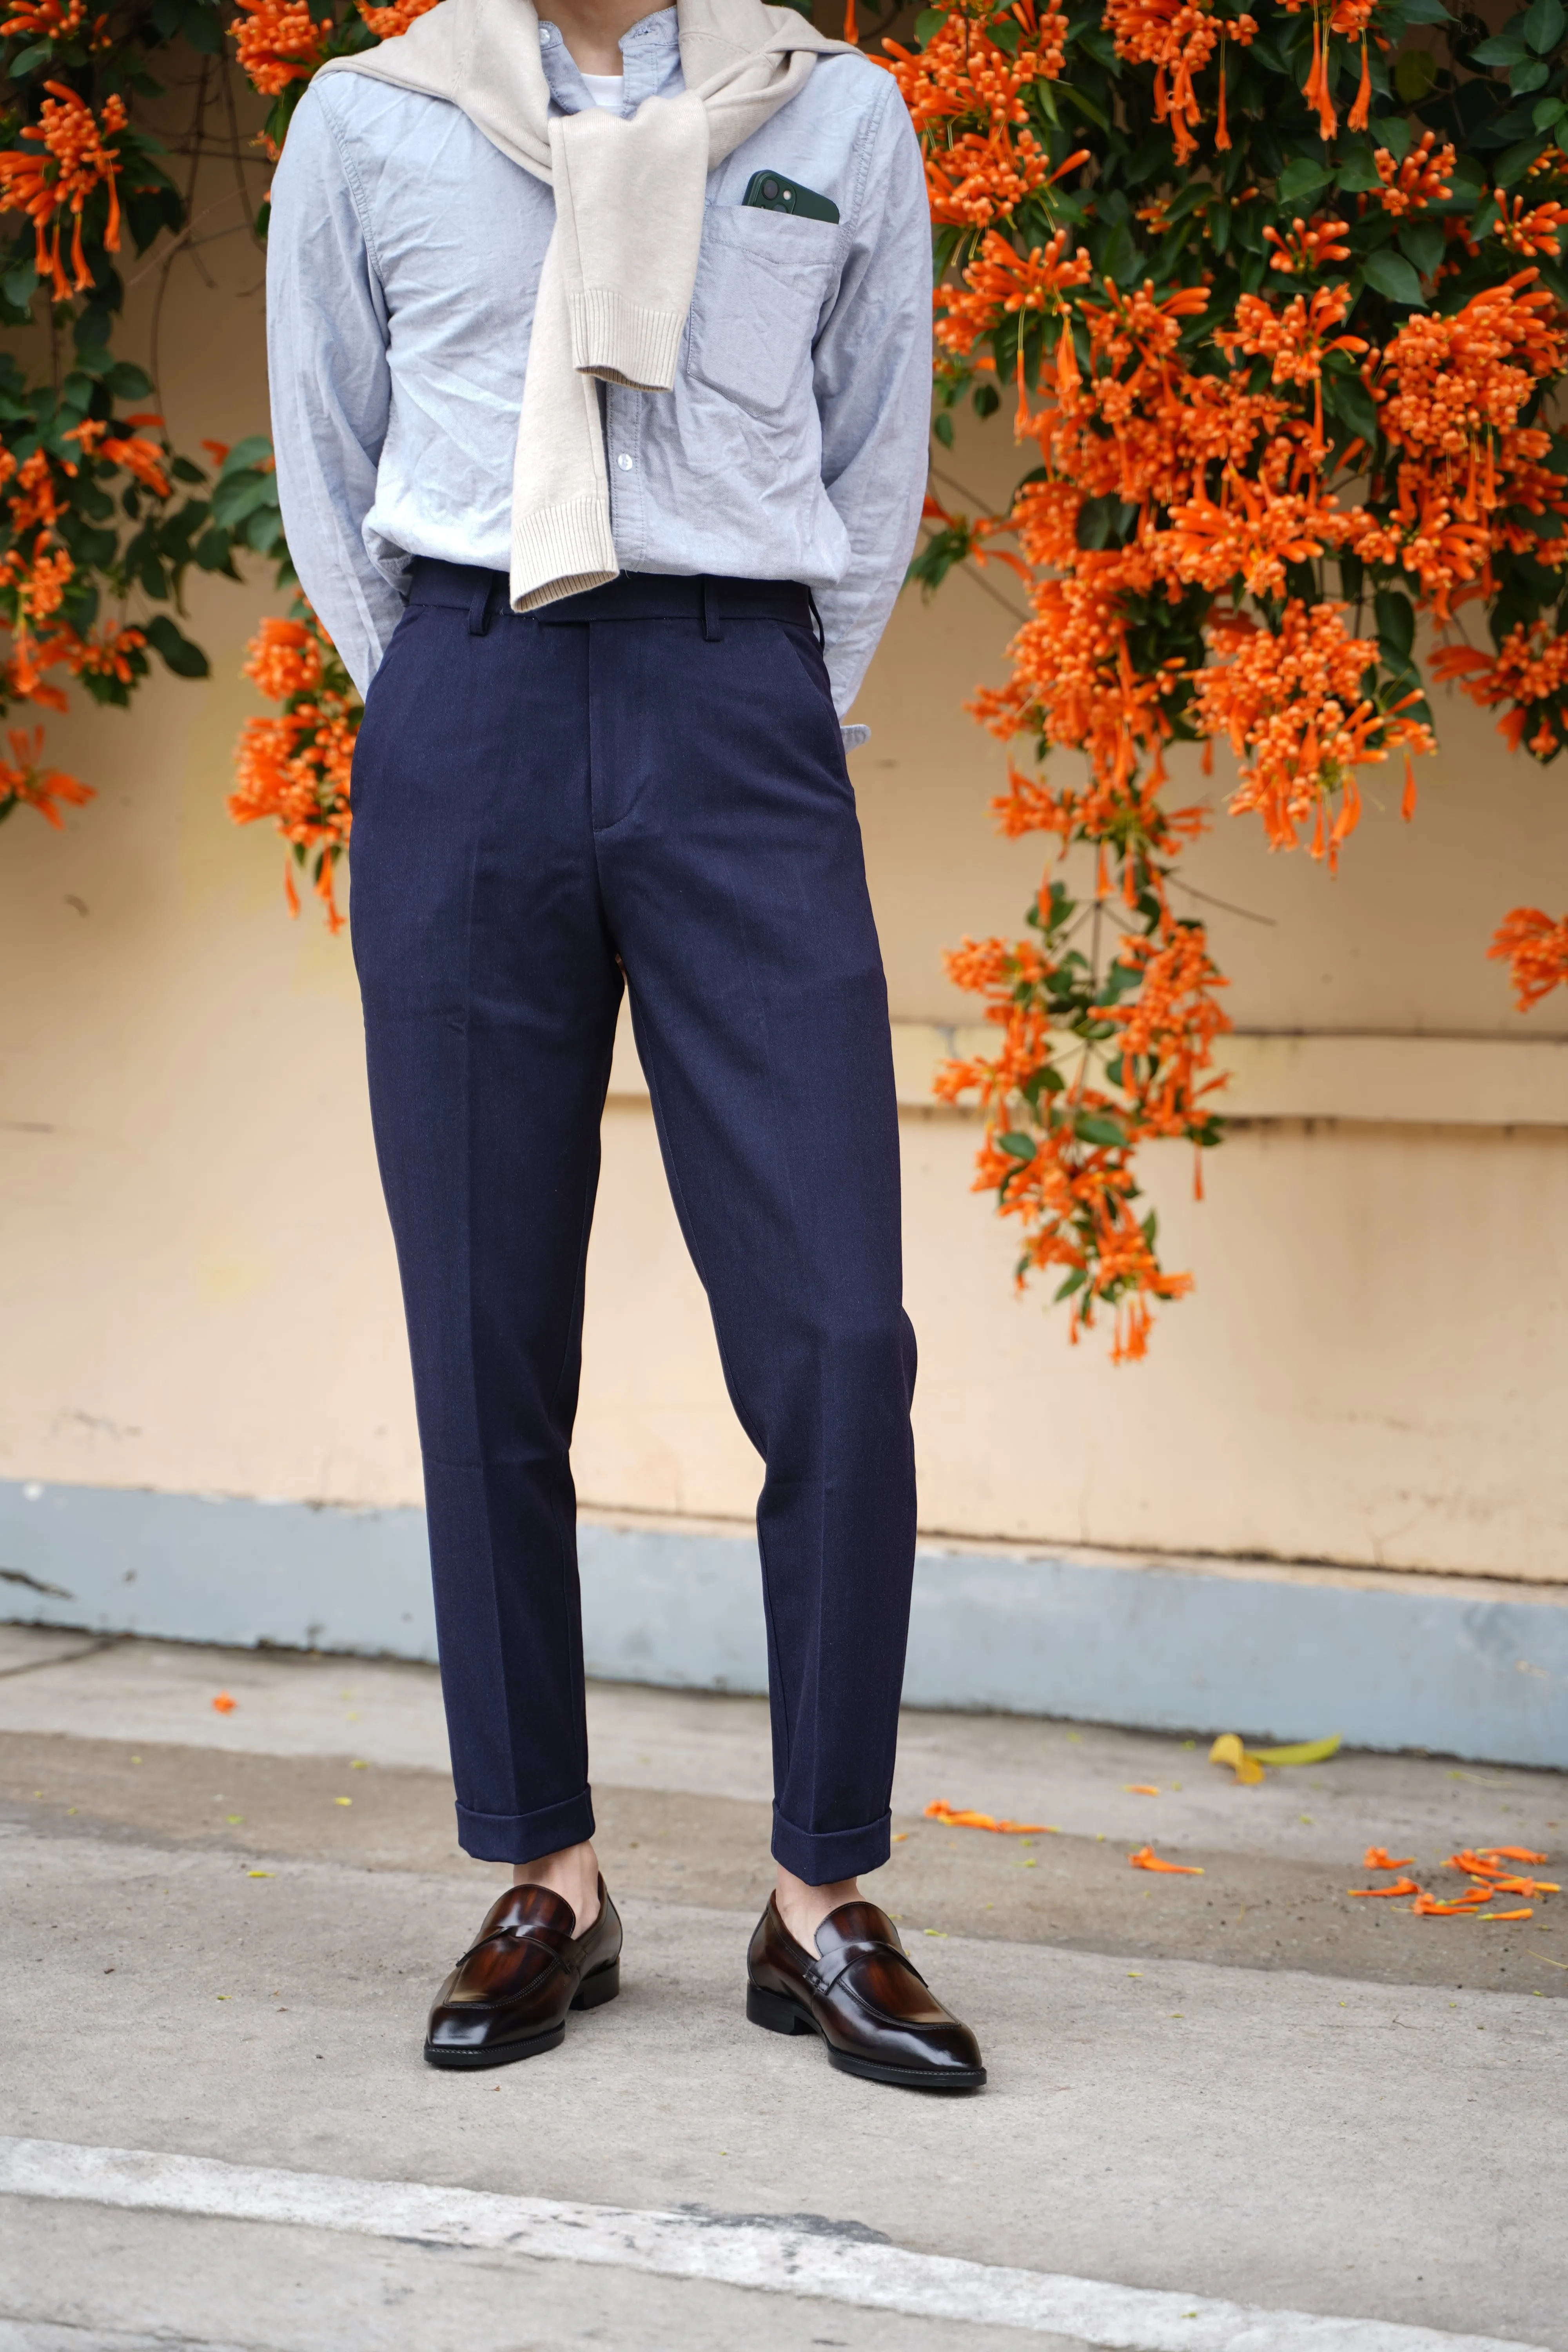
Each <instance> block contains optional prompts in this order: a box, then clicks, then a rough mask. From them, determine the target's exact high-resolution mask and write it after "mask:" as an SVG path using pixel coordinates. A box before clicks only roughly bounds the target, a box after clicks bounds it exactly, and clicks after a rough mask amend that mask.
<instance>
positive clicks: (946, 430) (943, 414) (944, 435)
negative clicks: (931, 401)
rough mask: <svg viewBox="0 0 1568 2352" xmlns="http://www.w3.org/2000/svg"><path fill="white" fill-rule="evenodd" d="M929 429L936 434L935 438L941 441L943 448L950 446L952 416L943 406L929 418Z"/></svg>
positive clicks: (949, 447)
mask: <svg viewBox="0 0 1568 2352" xmlns="http://www.w3.org/2000/svg"><path fill="white" fill-rule="evenodd" d="M931 431H932V432H933V433H934V434H935V435H936V437H937V439H938V440H939V441H940V442H941V443H942V447H943V448H944V449H951V448H952V417H951V416H950V415H949V414H948V412H947V410H946V409H945V408H943V409H940V410H939V411H938V412H937V414H936V415H934V416H933V417H932V418H931Z"/></svg>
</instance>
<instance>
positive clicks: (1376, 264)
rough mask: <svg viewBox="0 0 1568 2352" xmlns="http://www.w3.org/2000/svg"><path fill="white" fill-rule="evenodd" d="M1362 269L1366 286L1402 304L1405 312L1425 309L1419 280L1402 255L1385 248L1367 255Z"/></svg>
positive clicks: (1424, 299) (1424, 298) (1424, 300)
mask: <svg viewBox="0 0 1568 2352" xmlns="http://www.w3.org/2000/svg"><path fill="white" fill-rule="evenodd" d="M1362 268H1363V275H1364V277H1365V278H1366V282H1367V284H1368V285H1369V286H1375V287H1376V289H1377V290H1378V292H1379V293H1380V294H1386V295H1387V297H1388V299H1389V300H1390V301H1391V302H1403V303H1404V305H1405V309H1406V310H1423V309H1425V307H1426V296H1425V295H1424V294H1423V293H1422V291H1421V280H1420V279H1419V278H1417V277H1416V275H1415V271H1414V269H1412V268H1411V267H1410V264H1409V263H1408V262H1407V261H1406V260H1405V258H1404V257H1403V256H1402V255H1400V254H1397V253H1390V252H1389V251H1388V250H1387V248H1386V247H1384V250H1383V252H1381V253H1373V254H1369V255H1368V256H1367V258H1366V260H1365V261H1364V262H1363V265H1362Z"/></svg>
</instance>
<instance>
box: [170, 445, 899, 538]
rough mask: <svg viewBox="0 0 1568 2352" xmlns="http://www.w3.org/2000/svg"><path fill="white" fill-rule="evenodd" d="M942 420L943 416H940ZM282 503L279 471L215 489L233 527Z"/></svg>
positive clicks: (218, 510)
mask: <svg viewBox="0 0 1568 2352" xmlns="http://www.w3.org/2000/svg"><path fill="white" fill-rule="evenodd" d="M937 421H938V423H939V424H940V422H941V419H940V418H939V419H938V420H937ZM277 504H278V478H277V476H276V475H275V474H248V473H247V474H238V475H235V474H230V473H229V472H228V471H227V469H225V472H224V473H223V475H222V476H221V477H220V478H219V480H218V483H217V487H216V489H215V490H214V491H213V520H214V522H221V523H226V524H227V525H228V527H229V529H230V530H233V529H235V528H236V527H237V525H238V524H240V523H242V522H243V521H244V520H246V517H247V515H253V514H254V513H255V512H256V510H257V509H258V507H275V506H276V505H277Z"/></svg>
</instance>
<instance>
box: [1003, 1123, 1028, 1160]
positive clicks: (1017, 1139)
mask: <svg viewBox="0 0 1568 2352" xmlns="http://www.w3.org/2000/svg"><path fill="white" fill-rule="evenodd" d="M996 1146H997V1149H998V1150H1000V1151H1006V1152H1010V1153H1011V1155H1012V1157H1013V1158H1014V1159H1015V1160H1032V1159H1033V1158H1034V1156H1035V1139H1034V1137H1033V1136H1032V1135H1024V1134H1021V1133H1020V1132H1019V1130H1018V1129H1017V1128H1016V1127H1015V1128H1010V1129H1008V1131H1007V1133H1006V1134H1005V1135H999V1136H998V1137H997V1138H996Z"/></svg>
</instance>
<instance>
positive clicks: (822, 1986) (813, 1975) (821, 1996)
mask: <svg viewBox="0 0 1568 2352" xmlns="http://www.w3.org/2000/svg"><path fill="white" fill-rule="evenodd" d="M857 1960H901V1961H902V1962H903V1964H904V1966H905V1968H906V1969H908V1970H909V1972H910V1976H912V1977H913V1978H914V1979H915V1981H916V1983H917V1984H922V1985H923V1984H924V1983H925V1979H924V1977H922V1976H921V1972H920V1970H919V1969H917V1968H916V1966H915V1964H914V1962H913V1960H911V1959H910V1956H909V1954H908V1952H906V1951H905V1950H904V1948H903V1947H902V1945H901V1944H882V1943H858V1944H839V1945H837V1946H836V1947H835V1948H834V1949H833V1950H832V1951H831V1952H828V1953H826V1954H825V1955H824V1956H823V1957H822V1958H820V1959H816V1960H808V1961H807V1963H806V1965H805V1968H804V1969H802V1970H801V1975H802V1976H803V1977H804V1978H805V1982H806V1984H807V1985H808V1986H809V1987H810V1989H811V1990H812V1991H813V1992H814V1993H816V1996H817V1999H818V2000H826V1997H827V1995H828V1994H829V1993H830V1992H831V1991H832V1990H833V1988H834V1986H835V1985H836V1984H837V1982H838V1979H839V1978H840V1977H841V1976H843V1974H844V1972H845V1970H846V1969H851V1968H853V1967H854V1965H855V1963H856V1961H857ZM927 1990H930V1988H929V1987H927Z"/></svg>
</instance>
